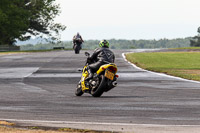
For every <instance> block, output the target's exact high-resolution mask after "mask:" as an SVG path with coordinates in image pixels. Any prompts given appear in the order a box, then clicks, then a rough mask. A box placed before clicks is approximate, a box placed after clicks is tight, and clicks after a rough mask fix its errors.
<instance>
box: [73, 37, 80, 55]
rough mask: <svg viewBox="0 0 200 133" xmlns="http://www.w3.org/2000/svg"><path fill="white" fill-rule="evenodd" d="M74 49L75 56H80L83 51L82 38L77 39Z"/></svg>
mask: <svg viewBox="0 0 200 133" xmlns="http://www.w3.org/2000/svg"><path fill="white" fill-rule="evenodd" d="M73 48H74V51H75V54H79V52H80V50H81V49H82V40H81V39H80V38H77V39H76V40H75V43H74V47H73Z"/></svg>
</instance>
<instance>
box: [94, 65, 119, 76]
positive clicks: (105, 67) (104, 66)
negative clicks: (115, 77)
mask: <svg viewBox="0 0 200 133" xmlns="http://www.w3.org/2000/svg"><path fill="white" fill-rule="evenodd" d="M109 67H114V68H116V71H115V73H114V74H116V73H117V65H116V64H114V63H110V64H105V65H102V66H101V67H100V68H99V70H98V71H97V74H100V73H101V72H103V71H105V69H107V68H109Z"/></svg>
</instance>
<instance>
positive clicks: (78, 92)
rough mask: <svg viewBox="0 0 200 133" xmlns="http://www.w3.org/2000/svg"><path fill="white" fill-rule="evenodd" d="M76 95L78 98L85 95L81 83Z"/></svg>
mask: <svg viewBox="0 0 200 133" xmlns="http://www.w3.org/2000/svg"><path fill="white" fill-rule="evenodd" d="M75 95H76V96H82V95H83V91H82V88H81V83H78V85H77V87H76V91H75Z"/></svg>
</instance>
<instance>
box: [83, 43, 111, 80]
mask: <svg viewBox="0 0 200 133" xmlns="http://www.w3.org/2000/svg"><path fill="white" fill-rule="evenodd" d="M99 46H100V48H97V49H95V50H94V53H93V54H92V56H91V57H89V59H88V60H90V61H93V62H94V63H92V64H90V65H88V73H89V76H88V78H86V81H89V80H90V79H92V77H93V74H94V73H95V72H96V71H97V70H98V69H99V68H100V66H102V65H104V64H108V63H114V60H115V55H114V53H113V52H112V51H111V50H110V49H109V42H108V41H107V40H102V41H100V43H99Z"/></svg>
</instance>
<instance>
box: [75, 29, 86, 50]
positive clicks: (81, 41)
mask: <svg viewBox="0 0 200 133" xmlns="http://www.w3.org/2000/svg"><path fill="white" fill-rule="evenodd" d="M72 40H73V48H74V46H75V44H77V43H80V45H81V48H82V43H83V42H84V41H83V39H82V37H81V35H80V34H79V32H77V34H76V35H74V37H73V39H72ZM77 41H80V42H77Z"/></svg>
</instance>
